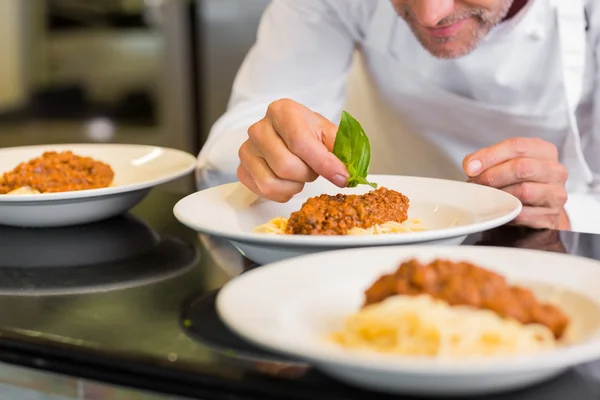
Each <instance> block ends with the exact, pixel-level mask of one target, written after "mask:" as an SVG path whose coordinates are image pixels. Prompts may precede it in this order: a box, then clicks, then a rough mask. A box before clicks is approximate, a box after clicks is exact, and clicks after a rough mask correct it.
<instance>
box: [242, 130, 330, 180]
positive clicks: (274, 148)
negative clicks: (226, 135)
mask: <svg viewBox="0 0 600 400" xmlns="http://www.w3.org/2000/svg"><path fill="white" fill-rule="evenodd" d="M248 136H249V137H250V140H251V141H252V144H253V145H254V146H255V147H256V149H257V150H258V152H259V153H260V155H261V156H263V157H264V159H265V160H266V161H267V164H268V165H269V167H270V168H271V169H272V170H273V172H275V175H277V176H278V177H279V178H282V179H287V180H290V181H297V182H312V181H314V180H315V179H317V176H318V175H317V173H316V172H315V171H313V170H312V169H311V168H310V167H309V166H308V165H306V163H305V162H304V161H302V160H301V159H300V158H299V157H298V156H296V155H295V154H293V153H292V152H291V151H289V149H288V148H287V146H286V145H285V142H284V141H283V139H281V137H280V136H279V135H278V134H277V132H275V129H273V126H272V125H271V124H270V123H269V121H268V120H267V119H263V120H261V121H260V122H258V123H256V124H254V125H252V126H251V127H250V129H249V130H248Z"/></svg>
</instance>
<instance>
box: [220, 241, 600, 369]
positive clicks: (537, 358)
mask: <svg viewBox="0 0 600 400" xmlns="http://www.w3.org/2000/svg"><path fill="white" fill-rule="evenodd" d="M375 249H377V248H374V249H369V250H367V251H373V252H374V251H376V250H375ZM385 249H386V251H389V252H392V251H403V252H405V253H422V252H428V253H430V254H431V253H435V252H437V251H440V250H444V251H447V250H448V249H461V250H458V251H459V252H466V253H483V252H493V253H508V252H515V251H516V252H520V253H529V254H533V253H544V254H545V255H546V256H549V257H556V258H563V259H565V260H571V261H572V260H573V259H578V260H580V261H581V262H583V263H594V264H598V266H600V261H599V260H595V259H590V258H586V257H582V256H578V255H572V254H564V253H555V252H546V251H541V250H533V249H523V248H506V247H495V246H452V245H433V246H426V247H424V246H419V245H412V246H390V247H386V248H385ZM364 250H365V249H342V250H332V251H326V252H321V253H312V254H308V255H303V256H299V257H294V258H290V259H286V260H282V261H278V262H275V263H272V264H268V265H265V266H261V267H260V268H256V269H253V270H250V271H248V272H246V273H244V274H242V275H240V276H238V277H236V278H234V279H233V280H231V281H229V282H228V283H227V284H226V285H225V286H223V287H222V288H221V290H220V291H219V293H218V295H217V299H216V302H215V304H216V308H217V313H218V314H219V317H220V318H221V319H222V320H223V322H224V323H225V324H226V326H227V327H228V328H229V329H231V330H232V331H233V332H234V333H236V334H238V335H240V337H242V338H244V339H245V340H247V341H249V342H251V343H253V344H255V345H256V346H259V347H262V348H265V349H268V350H270V351H273V352H279V353H282V354H285V355H287V356H289V357H295V358H300V359H302V360H307V361H308V362H310V363H312V364H314V365H336V366H342V367H344V368H352V369H369V370H372V371H379V372H385V373H394V374H419V375H423V376H426V375H427V376H458V375H462V376H474V375H490V374H508V373H515V372H525V371H530V370H532V369H541V368H544V369H557V370H558V369H563V368H570V367H573V366H576V365H579V364H583V363H587V362H590V361H593V360H595V359H598V358H600V338H596V339H595V340H590V341H587V342H584V343H579V344H575V345H571V346H569V347H566V348H560V349H558V350H554V351H550V352H548V353H546V354H530V355H521V356H514V357H506V358H497V359H495V360H490V361H484V362H479V363H477V362H465V361H460V362H458V363H452V362H440V361H439V360H431V359H421V360H419V359H416V358H409V357H406V358H405V359H404V360H401V358H402V357H401V356H399V357H393V356H389V357H385V356H384V357H381V356H380V357H377V355H376V353H374V354H367V355H366V356H365V357H353V356H352V355H351V354H350V353H342V352H336V353H335V354H333V352H331V353H328V354H326V356H327V357H328V358H327V359H324V356H323V353H321V356H319V355H316V354H315V350H314V349H310V348H307V347H306V346H304V347H301V348H299V349H300V350H298V348H297V350H296V351H292V350H290V349H289V348H286V346H285V343H284V341H281V340H280V341H278V342H276V343H270V344H268V343H265V342H264V340H265V337H266V336H267V335H263V337H262V338H257V337H254V336H251V335H250V334H247V333H246V331H245V330H244V329H243V328H242V327H241V326H240V324H238V323H236V321H235V317H234V316H232V315H231V313H229V312H228V310H227V307H228V306H227V303H226V302H227V301H228V300H227V296H228V293H230V292H231V291H233V290H235V285H237V284H236V282H239V281H241V280H247V279H254V278H253V276H255V275H258V274H263V273H269V272H268V271H271V270H274V269H277V268H280V267H281V266H282V265H286V264H292V265H294V264H297V263H300V262H303V263H309V262H310V261H311V260H312V259H318V258H321V257H323V256H325V257H327V256H331V255H332V254H351V253H356V252H358V251H364ZM379 250H381V249H379ZM465 255H466V254H465ZM566 265H572V264H569V263H567V264H566ZM288 268H289V267H288ZM263 271H264V272H263ZM232 288H233V289H232ZM596 303H597V304H599V305H600V303H598V302H597V301H596ZM317 352H318V350H317ZM332 354H333V355H332Z"/></svg>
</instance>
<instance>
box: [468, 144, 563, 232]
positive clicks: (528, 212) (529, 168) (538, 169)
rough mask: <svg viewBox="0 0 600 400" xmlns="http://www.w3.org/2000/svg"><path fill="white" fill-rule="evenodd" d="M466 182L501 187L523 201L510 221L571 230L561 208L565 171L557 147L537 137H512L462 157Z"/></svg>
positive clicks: (525, 224) (524, 224)
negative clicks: (515, 215)
mask: <svg viewBox="0 0 600 400" xmlns="http://www.w3.org/2000/svg"><path fill="white" fill-rule="evenodd" d="M463 168H464V170H465V172H466V174H467V176H468V177H469V182H472V183H477V184H481V185H486V186H491V187H495V188H498V189H501V190H503V191H505V192H508V193H510V194H512V195H513V196H515V197H517V198H518V199H519V200H521V202H522V203H523V211H522V212H521V214H520V215H519V216H518V217H517V218H516V219H515V221H513V222H514V223H515V224H517V225H523V226H527V227H530V228H537V229H563V230H565V229H570V223H569V218H568V217H567V214H566V212H565V209H564V205H565V203H566V201H567V191H566V189H565V183H566V181H567V170H566V168H565V167H564V166H562V165H561V164H560V162H559V161H558V150H557V149H556V146H554V145H553V144H551V143H548V142H546V141H544V140H542V139H537V138H513V139H508V140H505V141H503V142H500V143H498V144H495V145H493V146H490V147H486V148H484V149H481V150H479V151H476V152H475V153H473V154H470V155H468V156H467V157H465V159H464V161H463Z"/></svg>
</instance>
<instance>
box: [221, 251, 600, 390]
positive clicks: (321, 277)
mask: <svg viewBox="0 0 600 400" xmlns="http://www.w3.org/2000/svg"><path fill="white" fill-rule="evenodd" d="M598 281H600V262H598V261H596V260H590V259H584V258H580V257H576V256H570V255H566V254H559V253H554V252H541V251H532V250H524V249H511V248H491V247H483V246H390V247H378V248H370V249H347V250H339V251H331V252H324V253H319V254H312V255H307V256H302V257H297V258H294V259H289V260H284V261H281V262H278V263H274V264H271V265H267V266H264V267H262V268H256V269H253V270H251V271H248V272H246V273H244V274H242V275H240V276H238V277H237V278H234V279H233V280H232V281H230V282H229V283H228V284H227V285H225V287H224V288H223V289H222V290H221V291H220V292H219V295H218V297H217V310H218V313H219V315H220V317H221V318H222V320H223V321H224V322H225V323H226V324H227V326H228V327H229V328H231V329H232V330H233V331H234V332H236V333H237V334H238V335H240V336H241V337H243V338H244V339H246V340H249V341H250V342H252V343H254V344H256V345H258V346H261V347H264V348H266V349H268V350H270V351H275V352H279V353H281V354H284V355H286V356H291V357H294V358H297V359H300V360H304V361H308V362H309V363H311V364H312V365H313V366H314V367H315V368H316V369H319V370H321V371H322V372H324V373H326V374H328V375H330V376H332V377H334V378H337V379H339V380H341V381H343V382H346V383H348V384H351V385H356V386H360V387H363V388H366V389H373V390H377V391H384V392H391V393H401V394H418V395H437V396H466V395H476V394H490V393H493V392H501V391H507V390H514V389H519V388H524V387H527V386H530V385H533V384H535V383H539V382H542V381H544V380H548V379H550V378H552V377H555V376H557V375H559V374H561V373H563V372H565V371H566V370H568V369H569V368H571V367H574V366H577V365H579V364H583V363H587V362H590V361H594V360H596V359H598V358H600V292H599V291H598V290H597V285H596V282H598Z"/></svg>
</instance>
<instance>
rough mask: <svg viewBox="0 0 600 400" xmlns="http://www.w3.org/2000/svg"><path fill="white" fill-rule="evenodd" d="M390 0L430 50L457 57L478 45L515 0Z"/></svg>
mask: <svg viewBox="0 0 600 400" xmlns="http://www.w3.org/2000/svg"><path fill="white" fill-rule="evenodd" d="M390 1H391V2H392V5H393V6H394V8H395V9H396V11H397V12H398V15H400V17H402V18H403V19H404V20H405V21H406V22H407V23H408V25H409V26H410V28H411V29H412V31H413V32H414V34H415V36H416V37H417V39H418V40H419V42H421V45H422V46H423V47H424V48H425V49H427V51H429V52H430V53H431V54H432V55H433V56H435V57H438V58H457V57H462V56H464V55H466V54H468V53H470V52H471V51H473V50H474V49H475V48H476V47H477V45H478V44H479V42H480V41H481V39H482V38H483V37H484V36H485V35H486V34H487V33H488V32H489V31H490V30H491V29H492V28H493V27H494V26H495V25H497V24H498V23H500V22H501V21H502V20H503V19H504V18H505V17H506V15H507V14H508V11H509V9H510V7H511V5H512V3H513V1H514V0H390Z"/></svg>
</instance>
